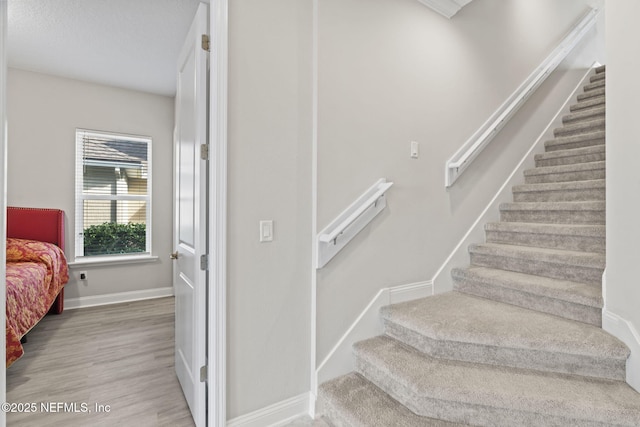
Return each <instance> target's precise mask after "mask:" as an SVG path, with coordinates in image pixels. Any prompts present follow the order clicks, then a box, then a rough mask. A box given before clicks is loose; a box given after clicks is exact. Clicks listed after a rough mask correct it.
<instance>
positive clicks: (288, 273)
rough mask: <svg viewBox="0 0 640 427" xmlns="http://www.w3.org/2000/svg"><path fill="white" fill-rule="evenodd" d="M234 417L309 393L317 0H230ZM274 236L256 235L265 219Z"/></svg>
mask: <svg viewBox="0 0 640 427" xmlns="http://www.w3.org/2000/svg"><path fill="white" fill-rule="evenodd" d="M229 3H230V4H229V111H228V114H229V123H228V126H229V127H228V145H229V155H228V169H229V176H228V185H229V188H228V191H229V201H228V223H229V224H228V236H229V241H228V254H227V256H228V325H229V330H228V334H229V335H228V357H227V360H228V377H227V381H228V394H227V402H228V412H227V416H228V418H235V417H237V416H239V415H243V414H246V413H248V412H251V411H254V410H257V409H260V408H263V407H265V406H268V405H271V404H273V403H277V402H280V401H282V400H284V399H288V398H290V397H293V396H297V395H299V394H302V393H305V392H308V391H309V383H310V373H309V371H310V360H311V359H310V357H311V356H310V346H311V342H310V341H311V340H310V330H311V325H310V317H311V314H310V307H311V285H310V282H311V254H310V250H311V90H312V85H311V76H312V68H311V67H312V64H311V59H312V56H311V42H312V32H311V29H312V27H311V22H312V2H311V0H271V1H268V2H265V1H264V0H233V1H231V2H229ZM267 219H271V220H273V221H274V240H273V242H271V243H260V242H259V241H258V223H259V221H260V220H267Z"/></svg>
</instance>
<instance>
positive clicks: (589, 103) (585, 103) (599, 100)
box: [569, 95, 607, 113]
mask: <svg viewBox="0 0 640 427" xmlns="http://www.w3.org/2000/svg"><path fill="white" fill-rule="evenodd" d="M606 102H607V99H606V96H605V95H598V96H594V97H592V98H587V99H584V100H582V101H579V102H577V103H575V104H572V105H571V106H570V107H569V111H570V112H572V113H573V112H576V111H580V110H584V109H588V108H593V107H597V106H601V105H605V104H606Z"/></svg>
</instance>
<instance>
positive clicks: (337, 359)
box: [312, 281, 433, 395]
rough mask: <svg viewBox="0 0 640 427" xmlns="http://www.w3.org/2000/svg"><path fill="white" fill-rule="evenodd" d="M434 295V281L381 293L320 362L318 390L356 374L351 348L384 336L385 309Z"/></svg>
mask: <svg viewBox="0 0 640 427" xmlns="http://www.w3.org/2000/svg"><path fill="white" fill-rule="evenodd" d="M431 295H433V283H432V282H430V281H428V282H419V283H411V284H408V285H400V286H394V287H392V288H385V289H382V290H380V291H379V292H378V294H377V295H376V296H375V297H374V298H373V299H372V300H371V302H369V305H367V307H366V308H365V309H364V310H363V311H362V313H360V315H359V316H358V317H357V319H356V320H355V322H353V324H352V325H351V327H349V329H348V330H347V332H345V334H344V335H343V336H342V337H341V338H340V340H339V341H338V343H337V344H336V345H335V346H334V347H333V349H332V350H331V351H330V352H329V354H328V355H327V356H326V357H325V358H324V360H323V361H322V363H320V365H319V366H318V368H317V369H316V381H315V384H314V388H315V387H317V385H319V384H322V383H323V382H325V381H327V380H330V379H331V378H336V377H338V376H340V375H345V374H347V373H349V372H351V371H353V355H352V352H351V348H352V346H353V344H354V343H356V342H358V341H361V340H364V339H367V338H372V337H374V336H376V335H380V334H382V322H381V321H380V309H381V308H382V307H384V306H385V305H389V304H397V303H399V302H404V301H410V300H413V299H417V298H423V297H427V296H431ZM312 392H313V394H314V395H315V394H317V390H313V391H312Z"/></svg>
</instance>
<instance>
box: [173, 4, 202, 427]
mask: <svg viewBox="0 0 640 427" xmlns="http://www.w3.org/2000/svg"><path fill="white" fill-rule="evenodd" d="M207 31H208V12H207V6H206V5H205V4H202V3H201V4H200V6H199V7H198V11H197V12H196V16H195V18H194V21H193V23H192V25H191V28H190V29H189V34H188V35H187V39H186V41H185V43H184V46H183V48H182V51H181V53H180V57H179V60H178V77H177V78H178V82H177V92H176V101H175V105H176V107H175V108H176V115H175V119H176V122H175V131H174V140H175V141H174V143H175V152H174V156H175V188H174V195H175V206H174V222H175V224H174V248H175V249H174V250H175V252H174V253H173V254H172V255H171V257H172V258H173V260H174V267H173V286H174V292H175V301H176V308H175V341H176V347H175V366H176V373H177V375H178V379H179V381H180V385H181V386H182V390H183V392H184V395H185V398H186V400H187V403H188V404H189V408H190V410H191V414H192V415H193V419H194V421H195V423H196V426H198V427H204V426H206V422H207V410H206V408H207V402H206V382H205V379H206V364H207V358H206V348H207V341H206V340H207V338H206V337H207V335H206V325H207V288H206V284H207V271H206V264H207V263H206V254H207V161H206V160H203V159H202V156H201V146H203V145H206V144H207V91H208V88H207V60H208V52H207V51H205V50H204V49H203V47H202V35H204V34H207ZM205 158H206V157H205ZM203 257H204V258H203ZM203 259H204V263H202V260H203Z"/></svg>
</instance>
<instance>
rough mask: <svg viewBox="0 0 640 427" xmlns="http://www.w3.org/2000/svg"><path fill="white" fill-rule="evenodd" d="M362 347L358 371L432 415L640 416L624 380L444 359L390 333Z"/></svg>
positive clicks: (493, 421) (469, 420)
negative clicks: (557, 373)
mask: <svg viewBox="0 0 640 427" xmlns="http://www.w3.org/2000/svg"><path fill="white" fill-rule="evenodd" d="M354 352H355V354H356V370H357V371H358V372H360V373H361V374H362V375H364V376H366V377H367V378H369V379H370V380H371V381H372V382H373V383H374V384H376V385H377V386H378V387H380V388H381V389H382V390H384V391H385V392H387V393H388V394H389V395H391V396H392V397H393V398H394V399H396V400H397V401H398V402H400V403H401V404H403V405H404V406H406V407H408V408H409V409H411V410H412V411H413V412H414V413H416V414H419V415H422V416H426V417H432V418H438V419H443V420H447V421H451V422H458V423H463V424H468V425H478V426H508V427H513V426H525V425H526V426H581V427H582V426H584V427H595V426H598V427H603V426H637V425H638V423H639V422H640V411H639V410H638V408H636V407H634V406H633V403H634V402H633V397H634V391H633V390H632V389H631V388H630V387H628V386H627V385H626V384H624V383H621V382H610V381H600V380H585V379H582V378H578V377H573V376H562V375H546V376H544V375H539V374H537V373H533V372H531V371H527V370H517V369H509V368H500V367H492V366H482V365H473V364H467V363H460V362H450V361H442V360H438V359H433V358H430V357H426V356H423V355H421V354H419V353H418V352H416V351H415V350H413V349H411V348H406V347H403V346H402V345H400V344H399V343H397V342H395V341H393V340H391V339H388V338H385V337H378V338H373V339H371V340H367V341H364V342H361V343H358V344H356V346H355V347H354ZM374 425H379V424H374ZM393 425H403V424H401V423H398V424H393ZM425 425H428V424H425Z"/></svg>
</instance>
